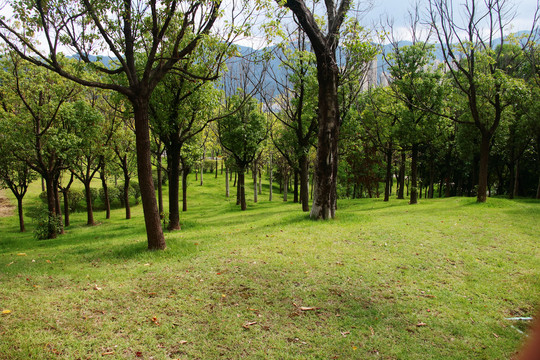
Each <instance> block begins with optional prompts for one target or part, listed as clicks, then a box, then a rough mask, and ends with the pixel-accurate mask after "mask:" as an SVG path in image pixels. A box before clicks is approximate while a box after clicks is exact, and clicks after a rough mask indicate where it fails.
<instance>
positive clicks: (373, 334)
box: [369, 326, 375, 336]
mask: <svg viewBox="0 0 540 360" xmlns="http://www.w3.org/2000/svg"><path fill="white" fill-rule="evenodd" d="M369 330H370V331H371V336H375V331H374V330H373V328H372V327H371V326H370V327H369Z"/></svg>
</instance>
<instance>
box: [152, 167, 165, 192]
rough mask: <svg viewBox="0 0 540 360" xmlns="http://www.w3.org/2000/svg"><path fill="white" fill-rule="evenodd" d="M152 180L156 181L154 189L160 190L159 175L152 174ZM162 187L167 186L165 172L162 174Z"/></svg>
mask: <svg viewBox="0 0 540 360" xmlns="http://www.w3.org/2000/svg"><path fill="white" fill-rule="evenodd" d="M152 180H153V181H154V188H156V189H157V188H158V178H157V174H152ZM161 185H163V186H166V185H167V173H166V172H165V171H162V172H161Z"/></svg>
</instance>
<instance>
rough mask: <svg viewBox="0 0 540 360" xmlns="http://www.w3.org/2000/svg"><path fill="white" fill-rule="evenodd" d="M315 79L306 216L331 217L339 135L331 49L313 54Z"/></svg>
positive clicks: (336, 79) (313, 217)
mask: <svg viewBox="0 0 540 360" xmlns="http://www.w3.org/2000/svg"><path fill="white" fill-rule="evenodd" d="M317 79H318V81H319V115H318V121H319V133H318V137H317V139H318V142H317V157H316V159H315V175H314V190H313V192H314V193H313V203H312V206H311V212H310V217H311V218H312V219H333V218H334V217H335V215H336V214H335V210H336V185H337V184H336V182H337V161H338V137H339V103H338V96H337V84H338V67H337V63H336V58H335V53H334V52H331V51H328V52H327V53H326V54H317Z"/></svg>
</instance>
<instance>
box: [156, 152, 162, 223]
mask: <svg viewBox="0 0 540 360" xmlns="http://www.w3.org/2000/svg"><path fill="white" fill-rule="evenodd" d="M162 182H163V173H162V168H161V154H157V187H158V211H159V215H160V217H161V214H163V185H162Z"/></svg>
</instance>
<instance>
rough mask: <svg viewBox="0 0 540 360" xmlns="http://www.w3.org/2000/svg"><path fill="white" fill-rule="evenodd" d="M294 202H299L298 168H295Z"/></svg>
mask: <svg viewBox="0 0 540 360" xmlns="http://www.w3.org/2000/svg"><path fill="white" fill-rule="evenodd" d="M293 191H294V192H293V203H295V204H297V203H298V170H296V169H295V170H294V190H293Z"/></svg>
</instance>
